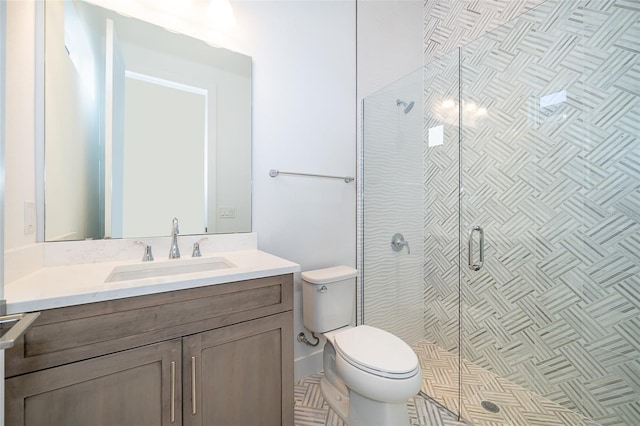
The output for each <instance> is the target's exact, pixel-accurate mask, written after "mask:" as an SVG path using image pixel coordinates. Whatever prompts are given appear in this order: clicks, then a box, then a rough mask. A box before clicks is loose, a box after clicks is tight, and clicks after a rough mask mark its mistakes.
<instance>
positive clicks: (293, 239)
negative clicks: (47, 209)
mask: <svg viewBox="0 0 640 426" xmlns="http://www.w3.org/2000/svg"><path fill="white" fill-rule="evenodd" d="M96 3H100V2H96ZM109 3H110V2H109V1H104V2H102V4H109ZM130 3H131V4H132V5H131V6H130V7H131V10H129V11H128V14H130V15H132V16H137V17H139V18H141V19H143V20H147V21H150V22H153V23H155V24H157V25H160V26H162V27H166V28H171V29H174V30H177V31H178V32H183V33H186V34H189V35H192V36H194V37H196V38H200V39H205V40H209V41H211V42H212V43H213V44H216V45H220V46H224V47H227V48H229V49H231V50H234V51H237V52H240V53H243V54H245V55H248V56H251V58H252V64H253V70H252V93H253V94H252V128H251V131H252V166H251V169H252V211H251V230H252V231H253V232H255V233H256V234H257V236H258V247H259V249H260V250H263V251H265V252H268V253H271V254H273V255H276V256H279V257H282V258H284V259H287V260H290V261H292V262H295V263H297V264H299V265H300V268H301V270H302V271H305V270H312V269H317V268H322V267H327V266H333V265H349V266H352V267H362V266H363V265H362V264H361V262H362V260H361V256H362V250H361V248H360V249H358V247H357V246H358V241H359V233H360V232H361V229H362V223H361V219H362V218H361V216H360V214H359V213H358V212H359V197H358V188H359V186H358V185H361V184H362V182H357V183H355V182H352V183H344V182H341V181H339V180H335V181H334V180H324V179H313V178H299V177H287V176H282V177H277V178H272V177H270V176H269V173H268V172H269V170H271V169H279V170H282V171H295V172H303V173H316V174H328V175H337V176H358V177H360V176H361V175H360V172H359V170H360V167H361V163H360V161H359V155H360V153H361V152H362V150H363V146H362V145H363V144H362V141H361V125H360V123H361V114H362V111H361V108H362V104H361V101H362V100H363V99H365V98H368V97H369V96H370V95H371V94H373V93H376V92H378V91H379V90H381V89H384V88H386V87H387V86H388V85H389V84H390V83H392V82H394V81H397V80H399V79H401V78H402V77H404V76H407V75H411V73H413V72H414V71H415V70H417V69H419V68H420V67H421V66H422V65H423V64H425V63H430V62H431V61H432V60H433V59H434V58H438V57H441V56H443V55H444V54H445V53H447V52H451V51H453V50H454V49H455V48H456V47H458V46H460V45H464V44H466V43H468V42H469V41H471V40H474V39H476V38H478V37H479V36H480V35H481V34H482V33H484V32H485V31H487V30H488V29H490V28H494V27H496V26H497V25H500V24H502V23H504V22H507V21H509V20H511V19H513V18H515V17H516V16H518V15H519V14H521V13H523V12H524V11H526V10H527V9H528V8H530V7H532V6H535V5H536V4H538V3H540V2H537V1H517V2H495V1H478V2H467V1H457V2H444V1H429V0H427V1H426V2H424V3H423V2H422V1H380V2H377V1H373V2H368V1H359V2H351V1H340V2H334V1H308V2H307V1H304V2H298V1H288V2H262V1H257V2H250V1H247V2H245V1H240V2H232V3H231V4H232V6H233V13H234V15H235V20H236V24H235V26H234V27H232V28H231V29H228V30H226V31H223V32H216V31H212V30H211V25H210V24H209V23H208V21H206V19H207V17H206V14H202V13H194V11H193V10H192V9H189V8H181V7H179V6H177V5H176V4H172V2H170V1H166V2H162V3H161V4H159V3H158V2H151V1H143V0H140V1H137V2H130ZM176 3H178V2H176ZM180 3H182V2H180ZM622 3H624V4H627V3H628V4H633V2H622ZM195 4H196V5H197V4H198V2H195ZM120 6H121V7H122V4H120ZM467 7H469V10H471V12H467V13H465V10H467V9H466V8H467ZM629 7H631V6H629ZM7 9H8V10H7V12H8V14H9V16H11V19H7V23H6V25H7V39H6V43H7V47H6V52H7V58H10V62H9V61H8V62H7V69H6V79H7V83H6V89H5V90H6V107H5V108H6V109H5V112H6V118H5V123H6V134H5V144H6V154H5V155H6V156H5V164H6V187H5V195H4V199H5V218H4V220H5V226H4V244H5V246H4V249H5V252H6V254H5V270H6V271H7V272H8V271H9V269H11V268H16V267H17V268H20V267H24V265H22V264H20V265H19V264H18V262H17V261H16V260H14V259H16V256H18V252H20V251H23V250H28V249H30V248H32V246H33V245H35V244H36V241H37V237H36V233H35V232H34V230H33V226H34V225H33V223H32V225H31V227H30V228H29V229H25V210H29V209H31V208H32V207H31V205H32V204H30V203H36V201H37V200H36V193H35V190H34V188H35V187H36V179H39V178H41V176H40V175H38V170H36V169H34V166H33V164H34V158H35V157H36V155H37V153H36V152H34V151H35V148H34V140H36V138H37V137H38V135H37V134H36V132H37V129H38V124H37V116H36V115H35V114H34V109H35V106H34V101H33V99H34V97H35V96H36V94H35V92H34V90H35V89H34V81H35V79H36V75H35V70H36V68H37V67H36V63H35V61H36V59H35V55H34V50H35V45H36V40H35V39H34V37H35V35H34V34H35V30H34V27H35V25H36V24H35V7H34V5H33V3H31V2H8V3H7ZM456 19H457V20H456ZM442 22H446V24H439V23H442ZM470 22H473V23H475V25H472V24H471V23H470ZM418 80H419V81H418V84H419V85H420V87H419V88H418V90H417V93H416V91H415V90H413V89H410V90H408V92H407V91H406V89H401V90H405V92H402V95H397V97H396V98H397V99H403V100H405V101H407V102H410V101H412V100H414V99H415V101H414V102H415V103H416V105H417V106H419V105H421V104H422V96H423V95H422V93H421V92H422V86H421V84H422V81H421V79H418ZM636 87H637V83H636ZM396 98H393V99H392V102H391V104H390V106H389V108H390V109H389V114H390V116H389V117H390V119H392V120H402V119H404V118H408V119H415V117H418V118H419V119H422V117H420V116H418V115H417V114H416V115H411V113H412V112H413V113H416V112H418V111H420V108H416V107H414V109H413V111H410V112H409V113H408V114H406V115H403V112H402V110H401V109H400V107H399V106H398V105H396V103H395V100H396ZM369 99H372V98H369ZM366 102H367V101H366V100H365V108H366ZM394 136H395V135H394ZM364 149H366V146H365V148H364ZM636 152H637V151H636ZM420 155H421V154H420ZM38 176H40V177H38ZM419 179H420V182H421V181H422V178H421V177H420V178H419ZM365 184H366V180H365ZM365 194H366V191H365ZM25 203H27V204H28V205H25ZM421 204H422V203H421V202H420V205H421ZM407 207H409V206H407V205H402V206H398V207H397V210H388V211H386V213H385V215H388V216H387V218H388V219H393V218H394V217H395V218H397V219H398V221H399V222H398V223H402V220H403V218H404V217H405V211H404V209H405V208H407ZM414 213H420V214H421V212H420V211H419V210H418V211H417V212H414ZM28 217H29V218H31V216H28ZM28 220H31V219H28ZM418 220H422V217H421V216H420V218H419V219H418ZM169 232H170V227H169V224H167V232H166V235H167V236H168V235H169ZM380 232H383V233H384V239H385V243H384V245H385V246H384V247H381V248H380V249H381V250H382V249H384V250H389V246H388V242H387V241H386V239H389V240H390V239H391V236H392V235H393V234H394V233H395V232H404V233H405V236H407V240H408V241H409V244H411V249H412V254H413V256H415V255H416V254H417V253H420V250H421V249H422V247H421V245H422V241H420V239H421V238H422V236H421V235H420V236H419V237H418V239H416V238H412V237H411V235H412V234H407V232H408V231H404V230H400V229H393V228H390V229H388V230H387V229H385V230H381V231H380ZM455 232H457V231H455ZM387 233H388V235H386V234H387ZM454 237H455V238H457V234H456V235H455V236H454ZM414 241H415V243H414ZM203 247H206V245H204V246H203ZM160 250H162V249H160ZM183 251H187V250H186V249H185V248H183ZM388 253H389V254H390V255H396V256H399V255H400V254H402V255H404V254H405V253H406V252H400V253H399V254H396V253H395V252H392V251H390V250H389V251H388ZM12 256H14V257H12ZM161 256H164V254H163V253H162V252H161V251H157V252H156V257H157V258H160V257H161ZM394 259H399V258H394ZM408 259H409V256H407V260H408ZM438 260H440V259H439V258H438ZM365 262H366V259H365ZM391 266H392V267H394V266H396V264H395V263H393V264H392V265H391ZM418 268H420V269H421V268H422V264H421V262H420V265H419V266H418ZM364 270H365V272H364V274H365V283H366V279H367V277H366V273H367V272H366V265H365V268H364ZM388 272H389V274H391V275H393V274H394V273H396V272H397V271H396V270H391V269H389V271H388ZM399 273H408V272H407V270H400V272H399ZM418 273H419V278H418V279H419V280H422V278H421V277H422V271H419V272H418ZM395 277H396V276H392V277H391V278H390V279H391V280H395V279H396V278H395ZM402 279H404V278H402ZM399 281H401V279H398V282H399ZM417 284H418V287H417V288H416V287H411V288H410V289H406V290H407V293H406V296H405V297H409V298H411V297H412V296H413V295H415V294H418V297H419V298H421V297H422V282H421V281H419V282H418V283H417ZM365 285H366V284H365ZM300 286H301V283H300V280H299V277H296V283H295V291H294V326H293V331H294V334H295V335H297V334H298V333H299V332H300V331H304V327H303V324H302V313H301V312H300V307H301V306H302V303H301V290H300ZM409 291H412V292H413V293H408V292H409ZM368 294H371V293H368ZM364 297H368V296H367V293H366V291H365V296H364ZM359 300H362V299H361V298H359ZM378 302H379V304H382V305H384V304H385V301H384V300H382V301H378ZM373 303H375V301H374V302H373ZM425 303H427V302H425ZM371 306H376V307H377V306H379V305H371ZM371 306H370V305H369V304H368V303H366V301H365V304H364V318H365V322H368V321H370V317H368V316H367V315H368V313H372V309H373V308H372V307H371ZM359 307H360V308H361V305H360V306H359ZM367 307H369V308H368V309H369V310H367ZM394 309H396V310H398V309H401V308H397V307H395V306H394ZM402 309H403V308H402ZM411 309H417V312H418V316H412V317H411V320H412V321H416V322H418V323H419V324H418V326H420V323H421V321H422V318H421V317H420V316H421V315H422V306H421V304H420V305H418V307H417V308H416V307H415V306H413V305H412V306H411ZM446 309H448V310H449V311H455V310H456V309H457V308H456V307H452V306H447V307H446ZM378 312H379V314H380V316H382V317H384V316H385V315H386V313H385V311H384V309H382V310H379V311H378ZM361 314H362V312H360V311H359V312H358V316H360V315H361ZM373 314H375V311H373ZM373 320H374V321H376V324H374V325H376V326H378V327H382V328H384V326H385V324H381V323H380V322H377V321H378V318H374V319H373ZM380 321H385V318H382V319H381V320H380ZM388 321H389V324H391V323H392V322H393V321H400V322H402V321H404V319H399V318H398V316H397V315H396V316H394V315H391V316H388ZM412 326H413V324H412ZM294 359H295V370H294V371H295V380H296V381H297V380H300V379H303V378H305V377H307V376H309V375H312V374H314V373H317V372H318V371H319V369H320V368H321V367H320V366H321V365H322V359H321V351H320V350H319V349H317V348H312V347H307V345H304V344H301V343H298V342H295V343H294ZM636 375H637V370H636ZM630 386H631V387H633V386H637V385H633V383H632V384H631V385H630ZM635 404H636V407H637V400H636V402H635ZM452 411H454V412H455V411H456V408H455V407H454V408H453V409H452ZM610 424H625V422H624V420H619V421H618V422H617V423H616V422H615V421H614V422H612V423H610ZM627 424H632V423H627Z"/></svg>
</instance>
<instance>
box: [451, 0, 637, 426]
mask: <svg viewBox="0 0 640 426" xmlns="http://www.w3.org/2000/svg"><path fill="white" fill-rule="evenodd" d="M629 6H630V2H627V1H624V0H619V1H589V2H585V1H575V2H567V1H564V0H548V1H547V2H545V3H543V4H542V5H541V6H540V7H538V8H537V9H535V10H533V11H531V12H529V13H527V14H525V15H523V16H521V17H520V18H518V19H517V20H515V21H512V22H511V23H509V24H507V25H505V26H503V27H500V28H498V29H497V30H495V31H493V32H491V33H489V34H487V35H485V36H483V37H482V38H480V39H478V40H476V41H474V42H473V43H471V44H469V45H467V46H465V47H463V48H462V49H461V98H462V100H461V105H460V109H461V114H462V131H461V168H460V170H461V227H460V230H461V239H460V243H461V246H462V247H463V250H462V253H463V255H462V260H463V262H461V265H460V268H461V269H460V270H461V275H462V283H461V291H462V299H461V303H462V305H461V310H462V313H463V314H462V321H463V323H462V334H461V339H462V357H463V367H462V369H463V371H464V374H463V375H462V380H461V382H462V414H463V417H465V418H466V419H468V420H471V421H472V422H474V423H477V424H482V423H483V422H485V421H489V422H503V423H506V424H531V423H532V422H537V423H539V422H540V421H542V420H544V421H546V422H548V424H555V423H558V424H572V425H573V424H592V423H591V420H589V419H592V420H595V421H596V422H598V423H601V424H611V425H613V424H616V425H621V424H628V425H636V424H640V409H639V407H640V386H639V383H640V380H639V379H640V337H639V336H640V321H639V320H638V318H640V303H639V300H640V278H639V277H640V257H639V255H638V253H639V252H640V214H639V212H640V141H638V134H639V133H640V128H639V124H638V123H640V103H639V101H638V95H639V94H640V90H639V83H638V77H639V76H640V65H639V62H638V41H637V40H640V26H638V22H640V20H639V18H640V9H639V8H638V7H637V5H636V6H635V7H629ZM498 410H499V411H498Z"/></svg>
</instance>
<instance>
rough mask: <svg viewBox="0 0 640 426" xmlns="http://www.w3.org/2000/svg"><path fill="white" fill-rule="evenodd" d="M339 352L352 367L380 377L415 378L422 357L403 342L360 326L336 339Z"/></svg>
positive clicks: (340, 334) (376, 329) (373, 328)
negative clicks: (419, 358)
mask: <svg viewBox="0 0 640 426" xmlns="http://www.w3.org/2000/svg"><path fill="white" fill-rule="evenodd" d="M334 342H335V347H336V351H337V352H338V353H339V354H340V355H341V356H342V357H343V358H344V359H345V360H346V361H347V362H349V363H351V364H353V365H355V366H356V367H358V368H361V369H363V370H366V371H369V372H370V373H372V374H376V375H378V376H383V377H390V378H396V379H399V378H406V377H412V376H413V375H415V374H416V371H417V370H418V368H419V367H418V357H417V356H416V354H415V352H413V350H412V349H411V348H410V347H409V345H407V344H406V343H405V342H404V341H402V340H401V339H400V338H398V337H396V336H394V335H393V334H391V333H388V332H386V331H384V330H380V329H379V328H375V327H370V326H367V325H360V326H358V327H353V328H350V329H348V330H345V331H343V332H340V333H338V334H336V335H335V337H334Z"/></svg>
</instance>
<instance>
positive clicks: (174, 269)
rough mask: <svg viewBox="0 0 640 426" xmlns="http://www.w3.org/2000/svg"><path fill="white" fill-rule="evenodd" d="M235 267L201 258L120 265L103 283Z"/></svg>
mask: <svg viewBox="0 0 640 426" xmlns="http://www.w3.org/2000/svg"><path fill="white" fill-rule="evenodd" d="M233 267H235V265H234V264H233V263H231V262H229V261H228V260H226V259H225V258H224V257H202V258H195V259H176V260H170V261H163V262H157V261H151V262H144V263H137V264H135V265H122V266H116V267H115V268H113V270H112V271H111V273H110V274H109V276H108V277H107V279H106V280H105V282H114V281H129V280H139V279H142V278H155V277H165V276H169V275H180V274H191V273H194V272H206V271H215V270H219V269H227V268H233Z"/></svg>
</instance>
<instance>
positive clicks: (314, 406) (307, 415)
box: [294, 374, 467, 426]
mask: <svg viewBox="0 0 640 426" xmlns="http://www.w3.org/2000/svg"><path fill="white" fill-rule="evenodd" d="M321 378H322V374H314V375H312V376H309V377H307V378H305V379H303V380H301V381H300V382H298V383H297V384H296V385H295V388H294V398H295V405H294V409H295V424H296V426H312V425H331V426H344V424H345V423H344V422H343V421H342V420H341V419H340V417H338V415H337V414H336V413H335V412H334V411H333V410H332V409H331V408H329V405H328V404H327V403H326V402H325V400H324V398H322V393H321V392H320V379H321ZM407 406H408V409H409V418H410V420H411V425H412V426H418V425H420V426H467V424H466V423H463V422H459V421H458V420H457V418H456V417H455V416H453V415H452V414H451V413H449V412H448V411H447V410H444V409H442V408H441V407H439V406H438V405H437V404H435V403H433V402H432V401H429V400H425V399H423V398H419V397H418V398H411V399H410V400H409V402H408V403H407ZM372 426H373V425H372Z"/></svg>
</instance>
